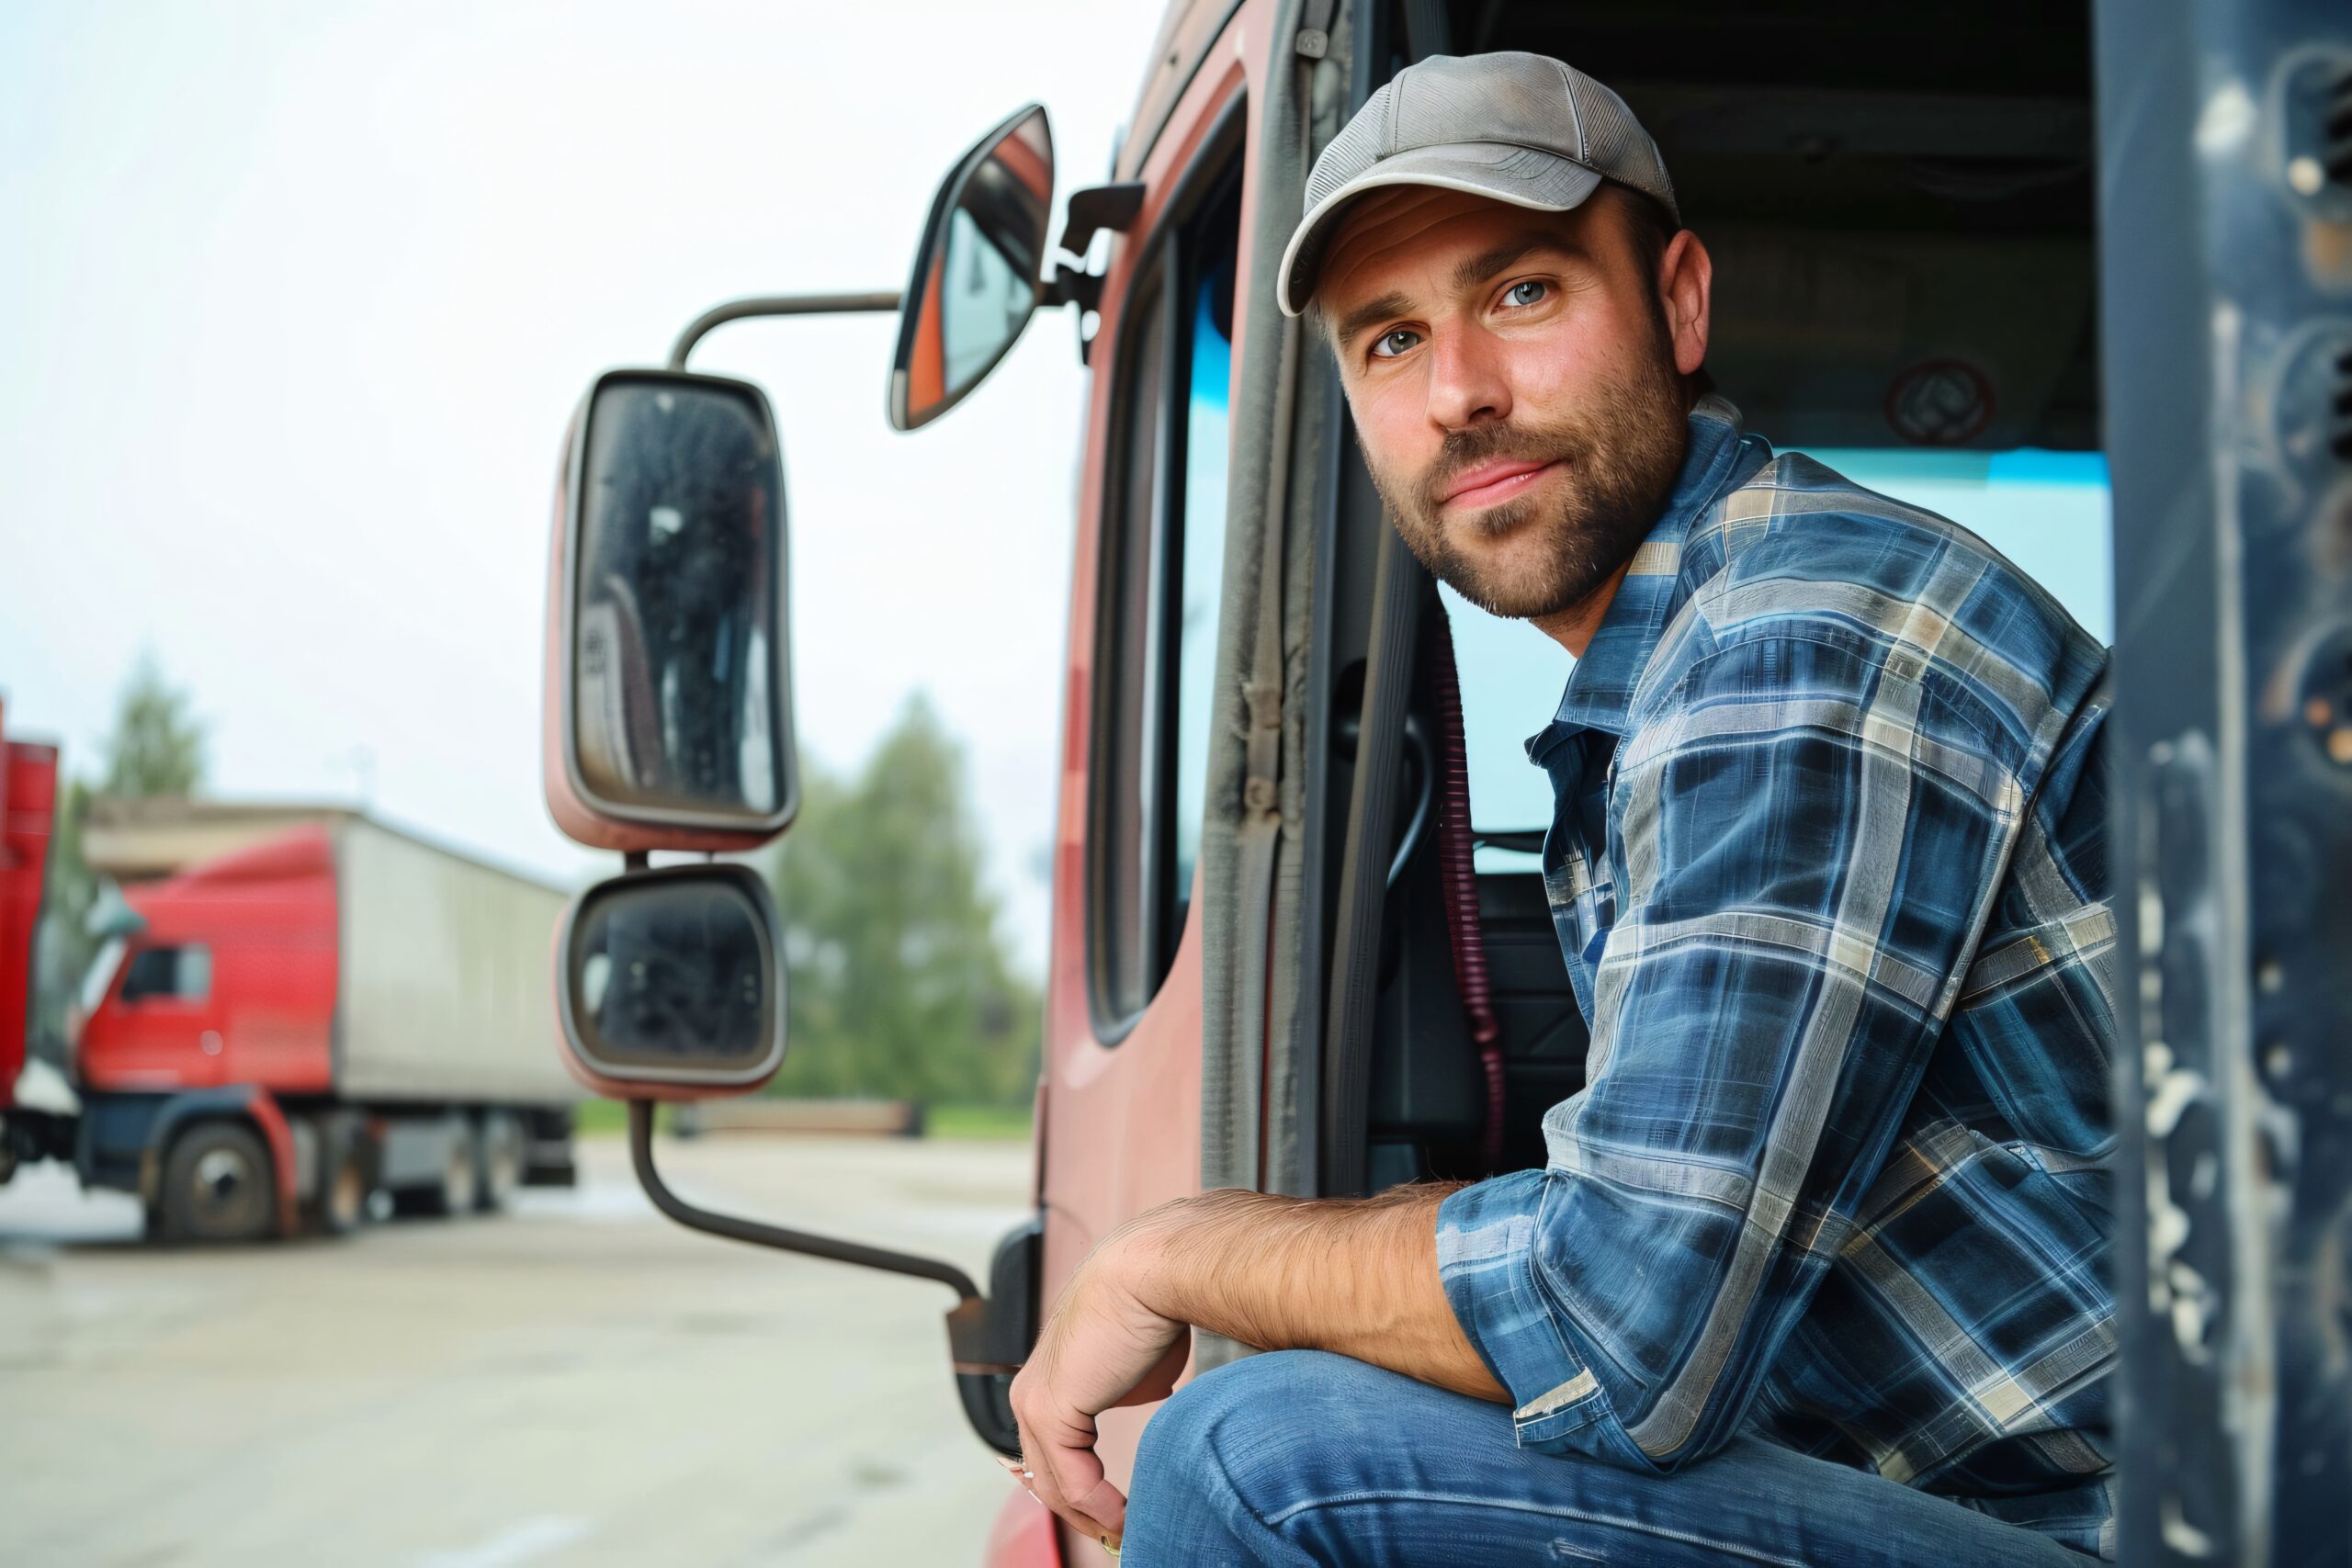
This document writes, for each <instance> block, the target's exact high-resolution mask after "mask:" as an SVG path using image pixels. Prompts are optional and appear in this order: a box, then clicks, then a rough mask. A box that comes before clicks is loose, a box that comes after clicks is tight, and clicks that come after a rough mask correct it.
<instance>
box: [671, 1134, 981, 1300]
mask: <svg viewBox="0 0 2352 1568" xmlns="http://www.w3.org/2000/svg"><path fill="white" fill-rule="evenodd" d="M628 1153H629V1160H630V1163H631V1164H633V1165H635V1166H636V1167H637V1184H638V1185H639V1187H642V1188H644V1189H645V1195H646V1196H647V1197H649V1198H650V1199H652V1200H653V1206H654V1207H655V1208H657V1209H659V1210H661V1211H662V1213H664V1214H667V1215H668V1216H669V1217H670V1218H672V1219H673V1220H675V1221H677V1222H678V1224H682V1225H684V1226H685V1227H686V1228H687V1229H688V1230H696V1231H702V1232H705V1233H707V1234H708V1235H718V1236H725V1237H726V1238H727V1239H728V1240H729V1241H741V1242H749V1243H750V1244H751V1245H752V1246H753V1247H775V1248H776V1249H777V1250H778V1251H780V1252H797V1253H801V1254H804V1255H805V1256H807V1257H809V1258H830V1259H831V1260H832V1261H833V1262H836V1263H854V1264H856V1265H857V1266H858V1267H860V1268H862V1269H883V1270H885V1271H887V1272H888V1273H892V1274H911V1275H913V1276H914V1277H915V1278H916V1279H918V1280H938V1281H939V1282H940V1283H941V1284H943V1285H944V1286H946V1287H947V1288H948V1289H949V1290H951V1291H954V1292H956V1294H957V1295H958V1296H961V1297H962V1298H963V1301H962V1302H961V1303H959V1304H958V1305H957V1307H956V1310H955V1311H954V1312H952V1313H950V1314H948V1325H949V1329H950V1337H951V1338H954V1337H956V1335H955V1332H954V1331H955V1329H956V1325H957V1324H958V1322H959V1320H961V1321H964V1322H970V1321H972V1320H976V1319H978V1318H980V1317H982V1316H983V1315H984V1314H986V1311H987V1303H984V1302H983V1301H982V1300H981V1298H980V1292H979V1288H978V1286H976V1285H974V1284H973V1283H972V1279H971V1276H970V1275H968V1274H967V1273H965V1272H964V1271H963V1270H962V1269H958V1268H956V1265H954V1264H953V1263H942V1262H940V1261H938V1260H937V1259H935V1258H917V1257H915V1256H914V1255H913V1254H911V1253H905V1252H892V1251H889V1250H888V1249H887V1248H885V1247H867V1246H865V1245H864V1244H863V1243H860V1242H854V1241H835V1240H834V1239H833V1238H832V1237H831V1236H822V1235H809V1233H808V1232H806V1231H792V1230H786V1229H783V1228H782V1227H781V1226H777V1225H764V1224H760V1223H759V1222H758V1221H756V1220H741V1219H737V1218H736V1217H735V1216H733V1215H732V1214H718V1213H712V1212H711V1211H710V1210H708V1209H698V1208H696V1207H695V1205H693V1204H692V1203H689V1202H687V1201H685V1200H684V1199H683V1198H681V1197H679V1196H678V1195H677V1194H676V1193H675V1192H673V1191H671V1190H670V1185H669V1183H668V1182H665V1181H663V1180H662V1173H661V1172H660V1171H658V1170H656V1169H654V1168H653V1101H651V1100H630V1101H629V1102H628Z"/></svg>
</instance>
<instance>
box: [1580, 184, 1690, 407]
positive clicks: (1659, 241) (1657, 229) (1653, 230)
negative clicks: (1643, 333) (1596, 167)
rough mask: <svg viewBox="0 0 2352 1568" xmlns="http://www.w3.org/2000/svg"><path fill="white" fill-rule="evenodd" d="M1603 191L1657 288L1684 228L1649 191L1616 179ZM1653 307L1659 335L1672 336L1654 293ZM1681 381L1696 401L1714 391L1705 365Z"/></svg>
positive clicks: (1637, 259)
mask: <svg viewBox="0 0 2352 1568" xmlns="http://www.w3.org/2000/svg"><path fill="white" fill-rule="evenodd" d="M1604 192H1605V193H1606V194H1607V195H1608V197H1610V200H1611V205H1612V206H1614V207H1615V208H1616V209H1617V211H1618V214H1619V216H1620V217H1622V218H1623V220H1624V229H1625V236H1626V238H1627V239H1628V240H1630V241H1631V242H1632V243H1633V246H1634V263H1635V264H1636V265H1637V266H1638V268H1639V270H1640V273H1641V276H1642V277H1643V279H1644V280H1645V282H1646V283H1648V284H1650V285H1652V286H1653V287H1655V286H1656V284H1657V269H1658V268H1659V266H1661V265H1664V263H1665V261H1666V248H1667V247H1668V245H1670V244H1672V243H1674V237H1675V236H1676V235H1677V234H1679V233H1680V232H1682V225H1681V224H1680V223H1679V221H1677V220H1676V219H1675V217H1674V215H1673V214H1672V213H1670V212H1668V210H1667V209H1666V204H1665V203H1664V202H1661V201H1660V200H1658V199H1657V197H1654V196H1652V195H1650V194H1649V193H1648V192H1646V191H1639V190H1635V189H1634V187H1633V186H1626V185H1619V184H1618V183H1617V182H1616V181H1614V180H1603V181H1601V182H1600V192H1596V193H1595V194H1596V195H1599V194H1601V193H1604ZM1650 307H1651V313H1652V315H1653V317H1654V318H1655V319H1656V321H1657V326H1658V335H1659V336H1660V337H1671V335H1672V328H1671V325H1670V324H1669V323H1668V321H1667V319H1666V307H1665V306H1664V305H1662V304H1660V303H1659V302H1658V299H1657V295H1656V294H1655V293H1653V294H1652V295H1651V296H1650ZM1681 380H1682V387H1683V390H1684V391H1686V392H1688V393H1689V394H1690V396H1691V401H1693V402H1696V401H1698V400H1700V399H1701V398H1703V397H1705V396H1706V395H1707V394H1708V393H1710V392H1712V391H1713V390H1714V389H1715V378H1713V376H1710V375H1708V374H1707V367H1705V366H1703V365H1702V366H1701V367H1699V368H1698V369H1696V370H1693V371H1692V372H1691V374H1690V375H1688V376H1685V377H1683V378H1681Z"/></svg>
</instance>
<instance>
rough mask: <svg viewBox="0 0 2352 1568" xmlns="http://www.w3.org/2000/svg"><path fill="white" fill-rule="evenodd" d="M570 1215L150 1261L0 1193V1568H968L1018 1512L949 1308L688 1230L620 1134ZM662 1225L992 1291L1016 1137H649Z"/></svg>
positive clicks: (130, 1241) (35, 1203)
mask: <svg viewBox="0 0 2352 1568" xmlns="http://www.w3.org/2000/svg"><path fill="white" fill-rule="evenodd" d="M582 1156H583V1157H582V1185H581V1187H580V1188H579V1189H578V1190H573V1191H570V1192H560V1191H542V1192H528V1193H526V1194H524V1195H523V1198H522V1200H521V1201H520V1204H519V1206H518V1208H517V1210H516V1211H515V1213H509V1214H505V1215H500V1216H493V1217H486V1218H481V1219H473V1220H468V1221H463V1222H458V1223H455V1224H452V1223H448V1222H435V1221H424V1220H418V1221H398V1222H390V1223H385V1224H377V1225H374V1226H372V1227H370V1228H368V1230H366V1231H364V1232H362V1233H361V1234H360V1235H356V1236H355V1237H352V1238H349V1239H348V1240H344V1241H300V1242H293V1243H285V1244H279V1245H276V1246H268V1247H245V1248H237V1249H232V1250H167V1249H164V1248H157V1247H147V1246H145V1245H144V1244H142V1243H141V1242H140V1240H139V1239H138V1216H137V1213H136V1209H135V1206H134V1205H133V1204H132V1203H131V1202H130V1201H129V1200H127V1199H119V1198H116V1197H114V1196H112V1195H109V1194H100V1195H97V1196H95V1197H86V1198H85V1197H84V1196H83V1195H81V1194H80V1193H79V1192H78V1191H76V1190H75V1189H74V1184H73V1182H72V1180H71V1179H70V1178H69V1177H64V1176H61V1175H60V1174H59V1173H57V1172H56V1171H55V1170H54V1169H51V1168H36V1169H28V1170H25V1171H20V1172H19V1173H18V1175H17V1179H16V1181H15V1183H14V1184H13V1185H11V1186H9V1187H6V1188H0V1520H5V1521H6V1523H5V1525H0V1532H5V1542H6V1544H5V1545H4V1546H0V1557H5V1558H6V1559H7V1561H9V1562H21V1563H25V1564H28V1565H31V1564H50V1563H61V1564H62V1563H71V1564H76V1565H89V1568H102V1565H107V1564H118V1565H121V1568H131V1565H134V1564H135V1565H138V1568H164V1565H172V1568H178V1565H183V1564H185V1565H190V1568H193V1565H196V1564H206V1563H221V1564H231V1563H233V1564H237V1565H239V1568H258V1565H262V1564H277V1563H289V1564H290V1563H300V1564H311V1563H330V1562H331V1563H337V1564H354V1565H367V1564H378V1563H381V1564H398V1565H401V1568H412V1565H413V1568H515V1565H522V1564H530V1565H533V1568H539V1565H545V1568H559V1565H568V1564H584V1563H608V1562H609V1563H629V1564H647V1563H662V1564H668V1563H679V1564H707V1565H713V1568H720V1565H729V1564H738V1563H746V1564H748V1563H767V1562H776V1563H786V1564H793V1565H798V1564H804V1563H805V1564H820V1563H839V1564H895V1563H909V1564H925V1565H929V1564H971V1563H978V1562H979V1561H980V1556H981V1543H982V1541H983V1540H984V1539H985V1538H986V1535H987V1532H988V1529H989V1524H990V1521H991V1520H992V1519H993V1518H994V1517H995V1515H996V1512H997V1509H998V1507H999V1506H1000V1504H1001V1501H1002V1500H1003V1498H1004V1497H1005V1495H1006V1494H1007V1490H1008V1486H1009V1483H1008V1482H1007V1481H1006V1480H1005V1478H1004V1476H1003V1474H1002V1472H1000V1471H999V1470H998V1469H997V1467H996V1465H995V1464H994V1463H993V1462H992V1461H991V1459H990V1456H989V1452H988V1450H985V1449H984V1448H982V1447H981V1445H980V1443H979V1441H978V1438H975V1437H974V1436H973V1435H972V1432H971V1429H970V1427H968V1426H967V1425H966V1423H965V1420H964V1417H963V1416H962V1414H961V1412H960V1409H959V1407H958V1405H957V1404H956V1393H955V1384H954V1382H953V1380H952V1378H951V1377H950V1375H949V1371H948V1365H947V1346H946V1337H945V1331H944V1325H943V1323H942V1314H944V1312H945V1310H946V1309H947V1308H948V1307H949V1306H950V1305H951V1304H953V1301H952V1298H951V1296H950V1295H949V1293H948V1292H946V1291H944V1289H942V1288H941V1287H939V1286H937V1285H933V1284H931V1283H929V1282H927V1281H923V1280H907V1279H901V1278H899V1277H897V1276H891V1275H884V1274H878V1273H874V1272H870V1271H867V1270H865V1269H850V1268H844V1267H842V1266H839V1265H835V1264H829V1263H820V1262H816V1261H813V1260H807V1259H801V1258H791V1257H787V1256H785V1255H783V1254H779V1253H773V1252H768V1251H764V1250H762V1249H758V1248H753V1247H743V1246H740V1245H737V1244H734V1243H729V1242H723V1241H718V1240H715V1239H711V1238H707V1237H704V1236H699V1235H693V1234H691V1233H689V1232H686V1231H684V1230H682V1229H680V1228H678V1227H677V1226H675V1225H673V1224H670V1223H669V1222H668V1221H666V1220H664V1219H662V1218H661V1217H660V1216H659V1215H657V1214H656V1213H654V1212H653V1210H652V1209H651V1207H650V1205H649V1204H648V1203H647V1202H646V1201H645V1200H644V1198H643V1197H642V1196H641V1195H640V1194H639V1192H638V1190H637V1187H636V1184H635V1182H634V1180H633V1179H632V1178H631V1177H630V1175H629V1172H628V1156H627V1151H626V1148H625V1147H624V1145H622V1143H621V1142H620V1141H619V1140H618V1139H616V1138H590V1139H584V1140H583V1141H582ZM662 1163H663V1168H664V1169H665V1171H667V1173H668V1174H669V1175H670V1176H671V1178H672V1179H673V1184H674V1185H676V1186H677V1187H679V1188H680V1189H681V1190H683V1191H684V1192H685V1193H686V1194H687V1195H688V1196H689V1197H692V1198H695V1199H696V1200H698V1201H705V1202H708V1203H710V1204H712V1205H714V1206H720V1207H730V1208H734V1209H736V1210H738V1211H739V1212H742V1213H750V1214H752V1215H755V1216H758V1217H763V1218H767V1219H772V1220H775V1221H777V1222H779V1223H783V1224H799V1225H805V1226H807V1227H809V1228H811V1229H820V1230H831V1231H833V1232H835V1233H837V1234H843V1235H854V1236H856V1237H859V1238H862V1239H866V1240H871V1241H875V1242H879V1243H882V1244H885V1245H896V1246H899V1247H905V1248H908V1249H910V1250H916V1251H928V1252H935V1253H936V1254H938V1255H940V1256H944V1257H946V1258H951V1259H953V1260H954V1261H956V1262H958V1263H960V1264H962V1265H963V1266H964V1267H965V1268H966V1269H967V1270H968V1271H970V1272H971V1273H972V1274H973V1275H974V1276H975V1277H978V1278H981V1279H985V1277H986V1276H985V1271H984V1266H985V1264H986V1262H987V1259H988V1256H989V1251H990V1249H991V1248H992V1247H993V1246H994V1244H995V1240H996V1238H997V1236H999V1235H1001V1234H1002V1232H1003V1231H1004V1230H1005V1229H1006V1228H1007V1227H1008V1226H1010V1225H1011V1224H1013V1223H1014V1221H1015V1220H1016V1219H1017V1218H1018V1217H1019V1216H1020V1214H1021V1213H1022V1210H1023V1206H1024V1203H1025V1200H1026V1195H1027V1189H1028V1174H1029V1151H1028V1147H1027V1145H1023V1144H986V1143H953V1142H944V1141H940V1142H920V1143H916V1142H901V1141H899V1140H879V1139H874V1140H861V1139H850V1138H808V1137H802V1138H790V1137H775V1136H760V1135H751V1134H736V1135H731V1136H714V1137H707V1138H703V1139H699V1140H696V1141H695V1142H692V1143H686V1144H666V1145H664V1146H663V1149H662Z"/></svg>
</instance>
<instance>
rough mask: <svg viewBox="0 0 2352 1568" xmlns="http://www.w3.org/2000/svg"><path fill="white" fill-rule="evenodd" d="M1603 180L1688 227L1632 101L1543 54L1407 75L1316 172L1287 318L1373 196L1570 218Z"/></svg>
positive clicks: (1286, 259) (1481, 57)
mask: <svg viewBox="0 0 2352 1568" xmlns="http://www.w3.org/2000/svg"><path fill="white" fill-rule="evenodd" d="M1604 179H1608V180H1615V181H1616V182H1617V183H1618V184H1619V185H1622V186H1631V187H1632V188H1634V190H1637V191H1640V192H1641V193H1642V194H1643V195H1644V196H1646V197H1651V198H1652V199H1654V200H1656V201H1657V203H1658V204H1659V205H1660V206H1662V207H1664V208H1665V209H1666V210H1667V213H1668V216H1670V217H1671V218H1673V220H1675V221H1676V222H1677V223H1679V222H1681V221H1682V213H1681V209H1679V208H1678V207H1676V206H1675V203H1674V186H1673V183H1672V182H1671V181H1669V180H1668V178H1667V177H1666V163H1665V160H1663V159H1661V158H1660V157H1659V156H1658V155H1657V142H1655V141H1651V140H1650V134H1649V132H1648V131H1646V130H1643V129H1642V126H1641V122H1640V121H1639V120H1637V119H1635V118H1634V111H1633V110H1631V109H1629V108H1627V107H1625V100H1624V99H1623V98H1621V97H1619V96H1617V95H1616V94H1614V93H1612V92H1611V91H1610V90H1609V89H1608V88H1606V87H1604V86H1602V85H1600V83H1598V82H1596V81H1594V80H1593V79H1592V78H1591V77H1589V76H1588V75H1586V74H1585V73H1583V72H1581V71H1578V70H1577V69H1576V68H1575V67H1573V66H1569V65H1564V64H1562V63H1561V62H1558V61H1556V60H1552V59H1548V58H1546V57H1545V56H1544V55H1541V54H1474V55H1469V56H1466V57H1459V58H1457V57H1455V56H1453V55H1448V54H1441V55H1434V56H1432V57H1430V59H1428V60H1424V61H1421V62H1419V63H1417V64H1413V65H1408V66H1407V67H1406V68H1405V69H1404V70H1402V71H1399V72H1398V73H1397V74H1396V76H1395V77H1394V78H1392V79H1391V80H1390V81H1389V83H1388V85H1386V86H1385V87H1383V88H1381V89H1380V91H1378V92H1376V93H1374V95H1373V96H1372V99H1371V101H1370V102H1368V103H1366V104H1365V105H1364V106H1363V108H1361V109H1358V110H1357V111H1356V117H1355V118H1353V119H1351V120H1350V121H1348V123H1347V124H1346V125H1345V126H1344V127H1342V128H1341V129H1340V134H1339V135H1337V136H1335V137H1333V138H1332V139H1331V144H1330V145H1329V147H1326V148H1324V149H1323V155H1322V156H1321V157H1320V158H1317V159H1316V160H1315V168H1314V172H1313V173H1311V174H1309V175H1307V176H1306V217H1304V218H1302V219H1300V220H1299V223H1298V228H1297V230H1296V231H1295V232H1293V233H1292V235H1291V237H1290V245H1289V247H1288V248H1287V249H1286V250H1284V251H1283V270H1282V289H1281V300H1282V308H1283V314H1284V315H1286V316H1295V315H1297V314H1298V313H1299V312H1300V311H1302V310H1306V301H1307V300H1308V299H1310V298H1311V297H1313V295H1314V293H1315V278H1316V274H1317V272H1318V271H1320V270H1321V267H1322V263H1323V250H1324V247H1325V246H1326V245H1327V244H1329V242H1330V238H1331V236H1332V234H1334V233H1335V232H1337V231H1338V229H1339V219H1340V214H1341V212H1342V211H1343V210H1344V209H1346V208H1347V206H1348V204H1349V203H1350V202H1351V201H1353V200H1354V199H1355V198H1356V197H1359V196H1362V195H1363V194H1364V193H1365V192H1366V191H1370V190H1377V189H1380V188H1381V187H1383V186H1438V187H1440V188H1442V189H1444V190H1461V191H1468V192H1471V193H1472V194H1473V195H1476V196H1486V197H1493V198H1494V199H1495V200H1497V201H1502V202H1508V203H1510V205H1511V206H1513V207H1524V208H1529V209H1532V210H1534V211H1537V212H1566V211H1567V210H1568V209H1570V208H1573V207H1577V206H1579V205H1581V204H1582V203H1583V201H1584V200H1585V198H1586V197H1589V196H1590V195H1591V194H1592V193H1593V192H1594V191H1596V190H1598V189H1600V182H1601V181H1602V180H1604Z"/></svg>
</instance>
